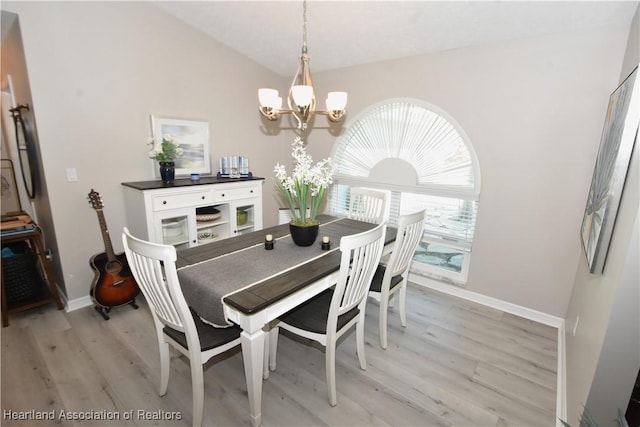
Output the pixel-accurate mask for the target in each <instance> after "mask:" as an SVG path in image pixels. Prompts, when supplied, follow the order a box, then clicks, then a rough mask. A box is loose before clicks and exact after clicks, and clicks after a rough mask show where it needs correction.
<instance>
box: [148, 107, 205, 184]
mask: <svg viewBox="0 0 640 427" xmlns="http://www.w3.org/2000/svg"><path fill="white" fill-rule="evenodd" d="M151 131H152V135H153V139H154V140H155V141H162V137H163V135H167V134H169V135H171V137H172V138H173V139H174V140H175V141H177V142H178V144H179V145H180V148H182V151H183V153H184V154H183V155H182V156H181V157H176V158H175V159H174V162H175V166H176V176H189V175H190V174H191V173H199V174H201V175H208V174H211V154H210V151H209V123H208V122H205V121H198V120H184V119H173V118H168V117H158V116H151ZM153 170H154V173H155V176H156V177H159V176H160V174H159V170H158V167H157V162H155V161H154V164H153Z"/></svg>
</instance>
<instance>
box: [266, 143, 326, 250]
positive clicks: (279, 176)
mask: <svg viewBox="0 0 640 427" xmlns="http://www.w3.org/2000/svg"><path fill="white" fill-rule="evenodd" d="M291 146H292V150H291V156H292V157H293V159H294V167H293V173H292V174H291V176H288V175H287V169H286V167H285V166H284V165H281V164H280V163H278V164H277V165H276V166H275V168H274V172H275V175H276V176H275V181H276V187H277V188H278V190H279V192H280V195H281V196H282V199H283V200H284V202H285V203H286V205H287V207H288V208H289V210H290V211H291V221H290V222H289V229H290V231H291V237H292V239H293V241H294V242H295V243H296V244H297V245H299V246H310V245H312V244H313V242H315V240H316V238H317V237H318V230H319V224H318V220H317V219H316V216H317V215H318V210H319V208H320V206H321V205H322V202H323V201H324V199H325V198H326V196H327V189H328V188H329V186H330V185H331V184H332V183H333V164H332V162H331V159H330V158H328V159H323V160H322V161H320V162H318V163H316V164H315V165H313V160H312V159H311V156H310V155H309V154H307V150H306V148H305V145H304V142H303V141H302V138H300V137H296V139H295V140H294V141H293V144H292V145H291Z"/></svg>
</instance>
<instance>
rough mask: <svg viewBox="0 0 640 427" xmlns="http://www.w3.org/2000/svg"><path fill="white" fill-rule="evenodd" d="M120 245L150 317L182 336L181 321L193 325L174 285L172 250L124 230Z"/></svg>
mask: <svg viewBox="0 0 640 427" xmlns="http://www.w3.org/2000/svg"><path fill="white" fill-rule="evenodd" d="M122 242H123V244H124V248H125V253H126V255H127V260H128V261H129V267H130V268H131V271H132V273H133V276H134V278H135V279H136V282H137V283H138V286H139V287H140V290H141V291H142V293H143V294H144V297H145V299H146V300H147V303H148V304H149V305H150V308H151V310H152V313H153V314H154V317H156V318H157V319H158V320H159V321H160V322H162V323H163V324H165V325H167V326H169V327H171V328H173V329H176V330H179V331H182V332H184V331H185V321H187V322H188V321H191V322H193V319H192V318H191V314H190V312H189V308H188V305H187V302H186V301H185V299H184V296H183V294H182V290H181V289H180V283H179V281H178V274H177V272H176V268H175V261H176V259H177V257H176V249H175V248H174V247H173V246H170V245H160V244H157V243H151V242H146V241H144V240H140V239H137V238H136V237H133V236H132V235H131V234H130V233H129V230H127V229H126V228H125V229H124V232H123V234H122Z"/></svg>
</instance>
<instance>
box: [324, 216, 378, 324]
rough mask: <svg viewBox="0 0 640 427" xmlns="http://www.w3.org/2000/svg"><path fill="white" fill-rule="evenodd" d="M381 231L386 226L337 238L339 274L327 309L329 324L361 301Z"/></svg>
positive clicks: (369, 278) (376, 253)
mask: <svg viewBox="0 0 640 427" xmlns="http://www.w3.org/2000/svg"><path fill="white" fill-rule="evenodd" d="M385 232H386V224H384V223H383V224H380V225H378V226H377V227H375V228H373V229H371V230H369V231H365V232H363V233H359V234H354V235H351V236H345V237H342V238H341V239H340V251H341V252H342V257H341V262H340V273H339V278H338V282H337V284H336V287H335V291H334V295H333V300H332V302H331V308H330V310H329V322H335V321H336V319H337V317H338V316H339V315H341V314H343V313H346V312H347V311H349V310H351V309H352V308H354V307H355V306H357V305H359V304H360V303H361V302H362V301H363V300H364V297H365V296H366V294H367V291H368V289H369V287H370V286H371V280H372V279H373V275H374V274H375V272H376V268H377V266H378V263H379V262H380V257H381V256H382V249H383V247H384V236H385ZM327 330H329V328H327Z"/></svg>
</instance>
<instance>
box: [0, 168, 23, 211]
mask: <svg viewBox="0 0 640 427" xmlns="http://www.w3.org/2000/svg"><path fill="white" fill-rule="evenodd" d="M0 171H1V175H0V200H1V203H0V207H1V208H2V215H7V214H12V213H16V212H21V211H22V207H21V205H20V195H19V194H18V185H17V183H16V175H15V172H14V170H13V162H12V161H11V160H7V159H2V160H0Z"/></svg>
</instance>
